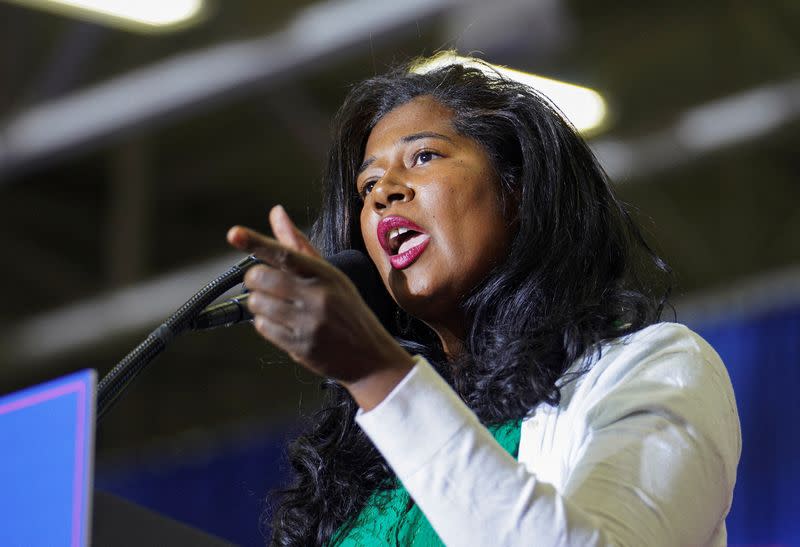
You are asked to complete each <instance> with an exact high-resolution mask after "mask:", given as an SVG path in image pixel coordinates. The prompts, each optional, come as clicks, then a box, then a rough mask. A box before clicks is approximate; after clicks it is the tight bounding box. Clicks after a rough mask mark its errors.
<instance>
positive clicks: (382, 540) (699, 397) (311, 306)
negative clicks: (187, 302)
mask: <svg viewBox="0 0 800 547" xmlns="http://www.w3.org/2000/svg"><path fill="white" fill-rule="evenodd" d="M270 223H271V226H272V231H273V233H274V235H275V238H276V239H272V238H268V237H266V236H263V235H260V234H258V233H256V232H254V231H251V230H249V229H246V228H242V227H234V228H232V229H231V230H230V232H229V233H228V240H229V241H230V243H231V244H232V245H234V246H235V247H237V248H239V249H241V250H244V251H247V252H249V253H254V254H255V255H256V256H258V257H259V258H260V259H261V260H262V261H263V263H264V264H263V265H261V266H256V267H253V268H252V269H250V270H249V271H248V273H247V276H246V278H245V280H246V284H247V286H248V287H249V288H250V290H251V296H250V298H249V306H250V308H251V310H252V312H253V314H254V318H255V321H254V323H255V328H256V330H257V331H258V332H259V333H260V334H261V335H262V336H263V337H264V338H266V339H267V340H269V341H270V342H272V343H274V344H275V345H276V346H277V347H279V348H281V349H283V350H284V351H286V352H287V353H288V354H289V355H290V356H291V357H292V359H294V360H295V361H297V362H298V363H300V364H301V365H303V366H304V367H306V368H308V369H310V370H311V371H313V372H315V373H316V374H318V375H320V376H322V377H324V378H327V379H328V381H326V384H325V385H326V387H327V392H328V394H327V401H326V403H325V407H324V408H323V409H322V410H321V411H320V412H319V413H318V415H317V416H316V419H315V423H314V425H313V427H311V428H310V430H309V431H308V432H306V433H305V434H304V435H303V436H301V437H300V438H299V439H297V440H296V441H295V443H294V445H293V448H292V453H291V463H292V465H293V467H294V470H295V473H296V478H295V482H294V484H293V485H292V486H291V487H290V488H289V489H288V490H286V491H285V492H284V493H283V496H282V497H281V499H280V501H279V504H278V506H277V507H276V508H275V511H274V515H273V520H272V543H273V544H274V545H337V546H339V545H341V546H344V545H348V546H355V545H424V546H427V545H441V544H446V545H452V546H472V545H475V546H490V545H491V546H495V545H515V546H516V545H520V546H522V545H543V546H554V545H559V546H561V545H631V546H644V545H647V546H658V545H665V546H666V545H670V546H672V545H724V544H725V542H726V532H725V516H726V515H727V512H728V510H729V508H730V504H731V498H732V493H733V487H734V482H735V477H736V466H737V463H738V459H739V453H740V449H741V439H740V430H739V421H738V416H737V413H736V406H735V402H734V397H733V392H732V388H731V384H730V381H729V379H728V376H727V373H726V371H725V368H724V366H723V364H722V363H721V361H720V359H719V357H718V356H717V354H716V353H715V352H714V350H713V349H712V348H711V347H710V346H709V345H708V344H706V343H705V342H704V341H703V340H702V339H701V338H700V337H698V336H697V335H696V334H694V333H693V332H691V331H690V330H689V329H687V328H686V327H684V326H681V325H678V324H674V323H662V322H659V317H660V314H661V311H662V308H663V306H664V303H665V301H666V298H667V295H668V292H669V269H668V267H667V266H666V264H665V263H664V262H663V261H662V260H661V259H660V258H659V257H658V256H657V255H656V254H655V253H654V252H653V251H652V250H651V249H650V247H649V246H648V245H647V244H646V242H645V240H644V239H643V237H642V235H641V233H640V232H639V230H638V229H637V227H636V226H635V224H634V222H633V221H632V220H631V217H630V216H629V214H628V212H627V211H626V208H625V207H624V205H623V204H622V203H621V202H620V201H619V200H618V199H617V198H616V197H615V196H614V193H613V192H612V189H611V186H610V184H609V181H608V179H607V177H606V175H605V174H604V172H603V170H602V168H601V167H600V166H599V164H598V162H597V160H596V159H595V158H594V156H593V155H592V153H591V152H590V150H589V149H588V147H587V146H586V144H585V143H584V142H583V140H582V139H581V138H580V137H579V136H577V135H576V133H575V130H574V129H573V128H572V127H571V126H570V125H569V124H568V123H567V122H565V121H564V119H563V118H562V116H561V115H560V114H559V113H558V112H556V111H555V110H554V109H553V108H552V107H551V106H550V105H549V103H548V102H547V101H546V100H544V99H543V98H542V97H540V96H539V95H538V94H537V93H536V92H535V91H533V90H532V89H530V88H529V87H527V86H525V85H523V84H520V83H516V82H513V81H509V80H506V79H503V78H502V77H500V76H498V75H496V74H492V73H491V72H490V71H488V70H482V69H479V68H474V67H469V66H463V65H460V64H453V65H448V66H445V67H444V68H439V69H435V70H430V71H428V72H425V73H421V74H420V73H415V72H413V71H409V70H399V71H396V72H392V73H389V74H387V75H385V76H380V77H375V78H372V79H369V80H367V81H365V82H362V83H361V84H359V85H357V86H356V87H354V88H353V89H352V91H351V92H350V94H349V95H348V97H347V99H346V100H345V102H344V104H343V106H342V107H341V109H340V111H339V113H338V114H337V117H336V119H335V125H334V135H333V144H332V147H331V150H330V155H329V158H328V164H327V170H326V173H325V177H324V183H323V201H322V210H321V213H320V216H319V218H318V220H317V221H316V223H315V225H314V228H313V231H312V237H311V241H309V240H307V239H306V238H305V237H304V235H303V234H302V233H301V232H300V231H299V230H298V229H297V228H296V227H295V226H294V224H293V223H292V221H291V220H290V219H289V218H288V216H287V215H286V213H285V212H284V210H283V209H282V208H281V207H276V208H274V209H273V210H272V211H271V213H270ZM345 249H357V250H361V251H363V252H365V253H366V254H367V255H368V256H369V257H370V259H371V260H372V262H373V263H374V264H375V268H376V269H377V271H378V273H379V274H380V276H381V278H382V280H383V283H384V285H385V287H386V289H387V290H388V293H389V294H390V295H391V298H392V300H393V301H394V305H395V308H396V310H395V315H396V317H395V319H396V320H395V321H394V322H393V323H396V325H395V324H393V325H392V326H391V327H389V328H388V330H387V328H386V327H385V326H384V325H383V324H382V323H381V322H380V321H379V320H378V319H377V317H376V316H375V315H374V314H373V313H372V311H371V310H370V309H369V308H368V307H367V305H366V304H365V303H364V301H363V300H362V299H361V297H360V295H359V293H358V291H357V289H356V288H355V287H354V286H353V284H352V283H351V282H350V281H349V280H348V279H347V278H346V277H345V275H344V274H342V273H341V272H340V271H338V270H337V269H335V268H333V267H332V266H331V265H330V264H328V262H326V261H325V260H323V259H322V258H321V257H322V256H330V255H332V254H334V253H337V252H340V251H342V250H345Z"/></svg>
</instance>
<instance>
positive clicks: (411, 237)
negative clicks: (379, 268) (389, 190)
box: [377, 216, 430, 270]
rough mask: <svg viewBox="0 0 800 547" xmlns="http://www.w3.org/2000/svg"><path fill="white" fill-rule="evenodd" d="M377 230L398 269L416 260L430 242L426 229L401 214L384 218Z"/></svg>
mask: <svg viewBox="0 0 800 547" xmlns="http://www.w3.org/2000/svg"><path fill="white" fill-rule="evenodd" d="M377 232H378V233H377V236H378V242H379V243H380V245H381V247H383V250H384V251H385V252H386V254H387V255H388V256H389V262H390V263H391V265H392V268H394V269H396V270H403V269H405V268H408V267H409V266H411V265H412V264H413V263H414V262H416V260H417V259H418V258H419V257H420V255H421V254H422V253H423V252H424V251H425V248H426V247H427V246H428V243H429V242H430V236H429V235H428V234H427V233H426V232H425V230H423V229H422V228H420V227H419V226H418V225H417V224H415V223H413V222H411V221H410V220H408V219H407V218H404V217H401V216H389V217H386V218H384V219H382V220H381V221H380V222H379V223H378V230H377Z"/></svg>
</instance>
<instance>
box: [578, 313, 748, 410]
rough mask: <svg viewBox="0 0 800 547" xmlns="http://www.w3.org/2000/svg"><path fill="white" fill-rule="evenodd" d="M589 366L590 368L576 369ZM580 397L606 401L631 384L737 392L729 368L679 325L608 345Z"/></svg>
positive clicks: (593, 365)
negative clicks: (610, 393)
mask: <svg viewBox="0 0 800 547" xmlns="http://www.w3.org/2000/svg"><path fill="white" fill-rule="evenodd" d="M576 365H577V366H585V363H581V364H576ZM575 384H576V385H575V389H574V392H575V394H576V395H577V394H579V393H580V394H582V395H589V393H590V392H594V393H595V395H596V396H601V395H602V393H603V392H604V391H607V390H612V391H613V390H614V389H617V388H620V387H624V386H626V385H629V384H635V385H639V386H640V387H642V388H648V387H652V386H654V385H666V386H674V387H675V388H680V389H688V390H692V389H703V388H706V387H717V388H724V389H725V390H726V391H729V392H730V393H731V394H732V392H733V390H732V388H731V385H730V379H729V378H728V373H727V371H726V369H725V365H724V364H723V363H722V360H721V359H720V357H719V355H718V354H717V352H716V351H714V348H712V347H711V346H710V345H709V344H708V343H707V342H706V341H705V340H703V338H702V337H700V335H698V334H697V333H695V332H693V331H692V330H691V329H689V328H688V327H686V326H685V325H681V324H678V323H657V324H655V325H651V326H649V327H646V328H644V329H642V330H640V331H637V332H635V333H633V334H629V335H627V336H623V337H620V338H617V339H615V340H611V341H608V342H605V343H603V344H602V346H601V347H600V348H599V352H598V354H597V355H596V356H595V358H594V360H593V362H592V363H591V365H590V367H589V370H588V371H587V372H586V374H584V375H582V376H580V377H579V378H578V380H577V381H576V382H575Z"/></svg>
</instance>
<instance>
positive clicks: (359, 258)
mask: <svg viewBox="0 0 800 547" xmlns="http://www.w3.org/2000/svg"><path fill="white" fill-rule="evenodd" d="M328 262H330V263H331V264H332V265H334V266H335V267H337V268H339V269H340V270H341V271H342V272H343V273H344V274H345V275H346V276H347V277H349V278H350V281H352V282H353V284H354V285H355V286H356V288H357V289H358V292H359V293H361V298H363V299H364V302H366V303H367V305H368V306H369V307H370V309H371V310H372V311H373V313H374V314H375V315H377V316H378V319H380V320H381V323H383V325H384V326H385V327H387V328H389V327H388V325H389V321H390V320H391V317H392V309H393V302H392V299H391V297H390V296H389V293H388V292H387V291H386V288H385V287H384V286H383V281H382V280H381V278H380V275H378V270H376V269H375V265H374V264H373V263H372V261H371V260H370V259H369V258H368V257H367V255H365V254H364V253H362V252H360V251H356V250H355V249H348V250H346V251H342V252H340V253H336V254H335V255H333V256H331V257H330V258H329V259H328ZM247 296H248V295H247V293H244V294H240V295H238V296H236V297H234V298H231V299H229V300H226V301H224V302H220V303H218V304H213V305H211V306H208V307H207V308H205V309H204V310H203V311H202V312H200V315H198V316H197V318H195V320H194V321H193V322H192V328H193V329H194V330H206V329H214V328H217V327H229V326H231V325H235V324H236V323H241V322H242V321H248V320H250V319H252V318H253V314H251V313H250V310H249V309H247Z"/></svg>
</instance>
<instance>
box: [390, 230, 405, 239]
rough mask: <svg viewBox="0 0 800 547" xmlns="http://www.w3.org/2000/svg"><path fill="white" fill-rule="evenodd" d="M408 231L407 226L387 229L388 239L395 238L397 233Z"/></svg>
mask: <svg viewBox="0 0 800 547" xmlns="http://www.w3.org/2000/svg"><path fill="white" fill-rule="evenodd" d="M407 231H408V228H392V229H391V230H389V240H392V239H394V238H396V237H397V236H399V235H402V234H404V233H406V232H407Z"/></svg>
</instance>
